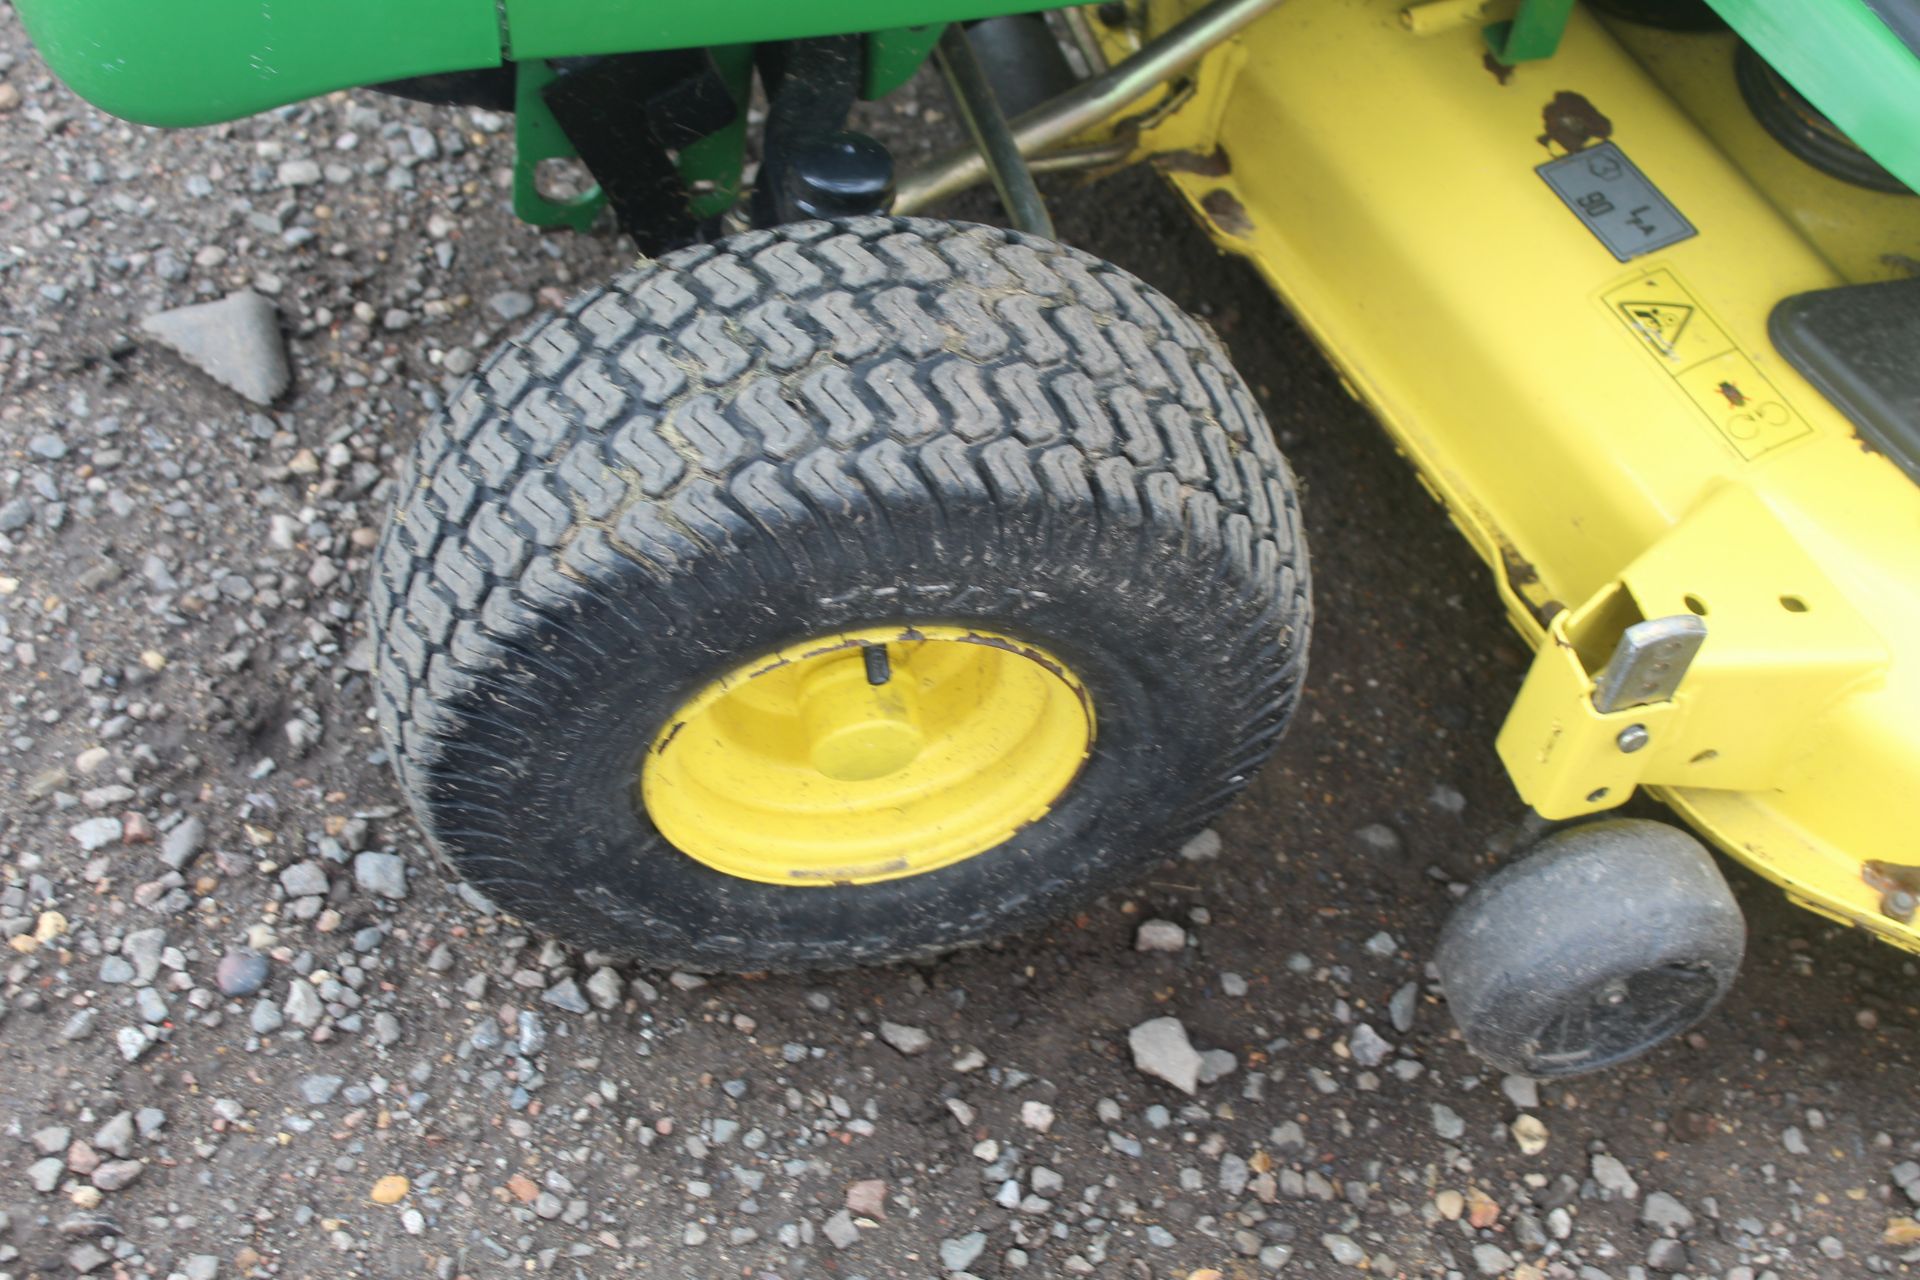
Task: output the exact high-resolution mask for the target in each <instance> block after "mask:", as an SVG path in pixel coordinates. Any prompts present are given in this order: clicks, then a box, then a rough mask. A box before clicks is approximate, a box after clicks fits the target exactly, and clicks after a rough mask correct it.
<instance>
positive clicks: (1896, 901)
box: [1880, 889, 1920, 924]
mask: <svg viewBox="0 0 1920 1280" xmlns="http://www.w3.org/2000/svg"><path fill="white" fill-rule="evenodd" d="M1880 910H1881V912H1882V913H1884V914H1885V915H1887V916H1888V917H1889V918H1891V919H1894V920H1898V921H1899V922H1900V923H1901V924H1912V923H1913V916H1914V912H1915V911H1916V910H1920V899H1916V898H1915V897H1914V896H1913V894H1911V893H1909V892H1907V891H1906V890H1905V889H1895V890H1893V891H1892V892H1891V893H1887V894H1884V895H1882V896H1881V898H1880Z"/></svg>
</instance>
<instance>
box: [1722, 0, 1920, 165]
mask: <svg viewBox="0 0 1920 1280" xmlns="http://www.w3.org/2000/svg"><path fill="white" fill-rule="evenodd" d="M1708 3H1710V4H1712V5H1713V7H1714V8H1715V9H1717V10H1718V11H1719V13H1720V16H1721V17H1723V18H1725V19H1726V20H1727V22H1728V24H1729V25H1730V26H1732V27H1733V29H1734V30H1735V31H1737V32H1739V33H1740V37H1741V38H1742V39H1743V40H1745V41H1746V42H1747V43H1748V44H1750V45H1752V46H1753V47H1754V50H1755V52H1757V53H1758V54H1759V55H1760V56H1761V57H1763V58H1765V59H1766V60H1767V61H1768V62H1769V63H1771V64H1772V65H1773V69H1774V70H1775V71H1778V72H1779V73H1780V74H1781V75H1783V76H1785V77H1786V79H1787V83H1789V84H1791V85H1792V86H1793V87H1794V88H1796V89H1798V90H1799V91H1800V92H1801V93H1802V94H1804V95H1805V96H1806V99H1807V101H1809V102H1811V103H1813V105H1814V106H1816V107H1818V108H1820V110H1821V111H1822V112H1824V113H1825V114H1826V116H1827V118H1828V119H1829V120H1832V121H1833V122H1834V123H1835V124H1836V125H1838V126H1840V128H1841V129H1842V130H1843V131H1844V132H1845V133H1846V135H1847V136H1848V137H1849V138H1852V139H1853V141H1854V142H1855V143H1856V144H1857V145H1858V146H1859V147H1860V149H1861V150H1863V151H1865V152H1866V153H1867V154H1868V155H1870V156H1872V157H1873V158H1874V159H1875V160H1877V161H1879V162H1880V166H1881V167H1882V168H1884V169H1885V170H1887V172H1889V173H1891V174H1893V176H1894V177H1896V178H1898V179H1900V181H1902V182H1904V183H1906V184H1907V185H1908V186H1909V187H1912V188H1913V189H1914V190H1916V191H1920V55H1916V53H1915V51H1914V50H1912V49H1909V48H1908V47H1907V46H1906V44H1905V43H1903V42H1902V41H1901V39H1900V37H1899V36H1897V35H1895V34H1894V33H1893V32H1892V31H1891V30H1890V29H1889V28H1888V27H1887V24H1886V23H1885V22H1882V21H1881V20H1880V18H1879V16H1878V15H1876V14H1875V13H1874V12H1873V11H1872V10H1871V9H1869V8H1868V7H1867V6H1866V5H1865V4H1863V3H1861V0H1708Z"/></svg>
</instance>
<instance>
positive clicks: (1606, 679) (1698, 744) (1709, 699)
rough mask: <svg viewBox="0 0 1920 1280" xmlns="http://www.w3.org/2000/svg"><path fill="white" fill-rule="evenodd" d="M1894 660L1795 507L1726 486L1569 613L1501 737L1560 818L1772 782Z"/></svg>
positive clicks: (1539, 799)
mask: <svg viewBox="0 0 1920 1280" xmlns="http://www.w3.org/2000/svg"><path fill="white" fill-rule="evenodd" d="M1888 662H1889V655H1888V652H1887V648H1886V645H1885V644H1884V643H1883V642H1882V641H1881V639H1880V637H1879V636H1878V635H1877V634H1875V632H1874V631H1873V629H1872V628H1871V627H1870V626H1868V624H1867V622H1866V620H1865V619H1864V618H1862V617H1861V615H1860V614H1859V612H1858V611H1856V610H1855V609H1854V608H1853V607H1852V606H1851V605H1850V604H1849V603H1848V602H1847V601H1846V599H1845V598H1844V597H1843V596H1842V595H1841V594H1840V592H1839V591H1838V590H1837V589H1836V588H1835V587H1834V586H1833V585H1832V584H1831V582H1829V581H1828V579H1827V578H1826V577H1825V575H1823V574H1822V573H1821V571H1820V570H1819V568H1818V567H1817V566H1816V565H1815V564H1814V562H1813V560H1812V558H1811V557H1810V556H1809V555H1808V554H1807V553H1806V552H1805V551H1804V550H1802V549H1801V546H1800V544H1799V542H1798V540H1797V539H1796V538H1795V537H1794V535H1793V533H1792V532H1791V531H1790V530H1789V529H1787V528H1786V527H1785V526H1784V525H1783V524H1782V523H1781V520H1780V517H1779V516H1777V515H1776V514H1775V513H1774V512H1773V511H1772V510H1771V509H1770V508H1769V507H1768V506H1767V505H1766V504H1765V503H1763V502H1762V501H1761V500H1760V499H1759V498H1758V497H1757V496H1755V495H1754V493H1753V492H1752V491H1751V490H1749V489H1747V488H1746V487H1744V486H1742V485H1738V484H1731V483H1729V484H1724V485H1722V486H1720V487H1719V488H1717V489H1715V490H1714V491H1712V492H1711V493H1710V494H1709V495H1708V496H1707V497H1706V499H1705V500H1703V501H1702V502H1701V503H1700V504H1699V505H1698V506H1697V507H1696V508H1695V509H1694V510H1693V511H1692V512H1691V513H1690V514H1689V515H1687V516H1686V517H1685V518H1684V519H1682V520H1681V521H1680V523H1678V524H1677V525H1675V526H1674V527H1673V528H1672V530H1671V531H1669V532H1668V534H1667V535H1666V536H1665V537H1663V538H1662V539H1661V540H1660V541H1659V542H1657V543H1655V544H1654V545H1653V546H1652V547H1650V548H1649V549H1648V550H1647V551H1646V552H1645V553H1644V554H1643V555H1641V556H1640V558H1639V559H1637V560H1635V561H1634V562H1633V563H1632V564H1631V565H1629V566H1628V568H1627V569H1626V571H1625V572H1624V573H1622V574H1621V575H1620V577H1619V578H1618V579H1617V580H1616V581H1614V582H1613V583H1611V584H1609V585H1608V586H1607V587H1606V588H1605V589H1604V590H1602V591H1601V592H1599V593H1598V594H1597V595H1595V596H1594V597H1593V598H1592V599H1591V600H1588V601H1586V602H1585V603H1584V604H1582V605H1580V606H1579V607H1578V608H1576V609H1573V610H1571V611H1570V612H1563V613H1560V614H1558V615H1557V616H1555V618H1554V619H1553V621H1552V622H1551V623H1550V624H1549V626H1548V628H1547V638H1546V641H1545V642H1544V643H1543V644H1542V645H1541V646H1540V649H1539V651H1538V652H1537V653H1536V654H1535V655H1534V661H1533V666H1532V668H1531V669H1530V670H1529V671H1528V672H1527V678H1526V680H1525V682H1524V683H1523V684H1522V685H1521V688H1520V695H1519V697H1518V698H1516V699H1515V701H1514V704H1513V708H1512V710H1511V711H1509V712H1508V714H1507V721H1506V724H1505V725H1503V726H1502V727H1501V730H1500V736H1499V739H1498V744H1497V745H1498V749H1499V752H1500V758H1501V760H1502V761H1503V762H1505V764H1506V766H1507V771H1508V772H1509V773H1510V774H1511V775H1512V777H1513V781H1514V785H1515V786H1516V787H1517V788H1518V789H1519V792H1520V795H1521V798H1522V799H1524V800H1525V801H1526V802H1527V804H1528V805H1530V806H1531V807H1532V808H1533V809H1535V810H1536V811H1538V812H1539V813H1540V814H1541V815H1543V816H1545V817H1548V818H1556V819H1560V818H1573V817H1578V816H1580V815H1583V814H1589V813H1597V812H1600V811H1601V810H1604V809H1610V808H1613V807H1614V806H1616V805H1619V804H1622V803H1624V802H1625V801H1626V800H1627V798H1628V797H1629V796H1631V795H1632V794H1633V791H1634V788H1635V787H1637V786H1662V787H1697V788H1712V789H1721V790H1731V791H1761V790H1767V789H1770V788H1773V787H1776V786H1779V785H1781V784H1782V783H1783V782H1784V781H1785V779H1786V777H1787V775H1788V773H1789V771H1790V770H1791V769H1792V767H1793V766H1794V764H1795V762H1796V761H1798V760H1800V759H1801V758H1803V757H1805V756H1807V755H1808V754H1809V753H1810V752H1813V751H1815V750H1816V749H1817V748H1818V744H1819V741H1820V737H1821V733H1820V721H1821V718H1822V716H1823V715H1824V714H1825V713H1826V712H1828V711H1830V710H1831V709H1832V708H1833V707H1834V706H1836V705H1837V704H1838V703H1839V702H1840V701H1841V700H1843V699H1844V698H1845V697H1846V696H1847V695H1848V694H1849V693H1850V692H1852V691H1854V690H1856V689H1859V688H1861V687H1864V686H1866V685H1869V684H1871V683H1873V682H1874V681H1875V680H1876V679H1878V678H1879V677H1880V676H1881V675H1882V674H1883V673H1884V672H1885V671H1886V669H1887V665H1888Z"/></svg>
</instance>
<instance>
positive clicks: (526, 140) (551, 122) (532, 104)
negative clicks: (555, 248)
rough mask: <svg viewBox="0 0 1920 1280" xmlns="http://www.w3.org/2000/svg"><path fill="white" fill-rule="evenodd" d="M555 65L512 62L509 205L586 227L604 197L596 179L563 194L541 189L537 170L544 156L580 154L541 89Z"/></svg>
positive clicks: (540, 218)
mask: <svg viewBox="0 0 1920 1280" xmlns="http://www.w3.org/2000/svg"><path fill="white" fill-rule="evenodd" d="M553 78H554V71H553V68H552V67H550V66H548V65H547V64H546V63H545V62H544V61H540V60H538V59H530V60H528V61H526V62H518V63H515V64H514V78H513V110H514V115H513V211H514V213H515V214H517V215H519V217H520V219H521V220H522V221H524V222H529V223H532V224H533V225H534V226H536V227H571V228H573V229H574V230H575V231H585V230H586V229H587V228H588V227H590V226H592V225H593V220H594V219H595V218H596V217H598V216H599V215H600V210H601V208H602V207H604V206H605V205H606V203H607V194H606V192H604V191H602V190H601V189H600V188H599V187H598V186H597V185H596V186H595V187H594V188H593V189H592V190H590V191H585V192H582V193H581V194H579V195H577V196H572V197H569V198H567V199H556V198H554V197H552V196H547V195H543V194H541V191H540V183H539V174H540V164H541V162H542V161H544V160H571V159H574V158H576V157H578V155H579V154H580V153H579V152H577V151H575V150H574V149H573V144H572V143H571V142H569V141H567V133H566V130H564V129H562V128H561V127H560V122H559V121H558V120H556V119H554V118H553V109H552V108H550V107H549V106H547V100H546V98H545V97H544V96H543V95H542V94H541V92H540V91H541V90H542V89H544V88H546V87H547V86H548V85H549V84H551V83H553Z"/></svg>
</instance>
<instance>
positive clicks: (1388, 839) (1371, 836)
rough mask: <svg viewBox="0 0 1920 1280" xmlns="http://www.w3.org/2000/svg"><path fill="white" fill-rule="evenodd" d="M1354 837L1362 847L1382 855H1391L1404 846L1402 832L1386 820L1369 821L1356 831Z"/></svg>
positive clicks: (1369, 851)
mask: <svg viewBox="0 0 1920 1280" xmlns="http://www.w3.org/2000/svg"><path fill="white" fill-rule="evenodd" d="M1353 838H1354V839H1355V840H1357V841H1359V843H1360V847H1361V848H1362V849H1365V850H1366V851H1367V852H1368V853H1372V854H1378V855H1380V856H1381V857H1391V856H1392V855H1394V854H1396V853H1399V852H1400V850H1401V848H1402V844H1401V840H1400V833H1399V832H1398V831H1395V830H1394V829H1393V828H1392V827H1390V826H1388V825H1387V824H1386V823H1384V822H1371V823H1368V824H1367V825H1366V826H1364V827H1361V828H1360V829H1359V830H1358V831H1356V832H1354V833H1353Z"/></svg>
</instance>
